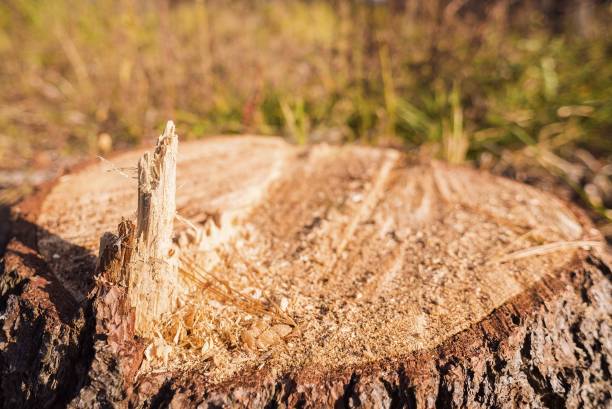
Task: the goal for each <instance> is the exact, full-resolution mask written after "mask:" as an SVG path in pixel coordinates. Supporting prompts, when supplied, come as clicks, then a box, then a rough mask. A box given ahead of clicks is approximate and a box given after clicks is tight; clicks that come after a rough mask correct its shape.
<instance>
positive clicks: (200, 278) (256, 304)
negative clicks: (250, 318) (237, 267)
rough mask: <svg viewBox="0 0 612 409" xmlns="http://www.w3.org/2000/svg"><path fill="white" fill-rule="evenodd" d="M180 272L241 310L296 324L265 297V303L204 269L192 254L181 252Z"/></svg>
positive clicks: (201, 287)
mask: <svg viewBox="0 0 612 409" xmlns="http://www.w3.org/2000/svg"><path fill="white" fill-rule="evenodd" d="M180 261H181V263H180V267H179V269H180V272H181V274H182V275H183V277H185V278H187V279H188V280H189V281H191V282H193V283H194V284H196V285H197V286H198V288H199V289H201V290H203V291H207V292H209V293H212V294H214V295H215V296H216V297H218V298H219V300H220V301H223V302H226V303H228V304H231V305H234V306H235V307H238V308H240V309H241V310H243V311H245V312H247V313H250V314H256V315H270V316H271V317H273V318H274V319H275V320H277V321H278V322H281V323H284V324H288V325H291V326H294V327H295V326H297V324H296V323H295V321H294V320H293V319H292V318H291V317H289V316H288V315H287V314H285V313H283V312H282V310H281V309H280V308H279V307H278V306H277V305H276V304H275V303H273V302H271V301H270V300H269V298H268V297H265V299H266V301H267V303H268V304H269V305H266V303H264V302H262V301H260V300H258V299H255V298H253V297H250V296H248V295H246V294H243V293H241V292H239V291H237V290H235V289H234V288H232V287H231V286H230V284H229V283H228V282H227V281H225V280H222V279H220V278H218V277H216V276H215V275H213V274H210V273H208V272H206V271H204V270H203V269H202V268H201V267H200V266H199V265H198V263H197V261H196V259H195V258H194V257H193V256H192V255H188V254H182V255H181V257H180Z"/></svg>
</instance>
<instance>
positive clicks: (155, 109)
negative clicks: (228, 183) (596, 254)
mask: <svg viewBox="0 0 612 409" xmlns="http://www.w3.org/2000/svg"><path fill="white" fill-rule="evenodd" d="M390 3H391V4H388V3H385V2H367V1H352V2H351V1H316V0H315V1H308V2H305V1H295V2H283V1H249V2H247V1H242V2H240V1H239V2H231V3H230V4H229V5H228V3H227V2H225V1H214V0H208V1H171V2H168V1H158V2H148V1H144V0H126V1H116V0H96V1H68V0H45V1H36V0H8V1H4V2H2V4H0V76H1V77H2V79H3V80H2V82H1V83H0V101H1V102H0V104H1V105H0V106H1V108H0V164H1V165H0V166H1V167H2V168H4V169H15V168H18V167H24V166H32V163H35V162H36V155H37V153H39V152H44V151H49V152H61V153H62V154H65V155H75V154H83V153H89V154H92V153H96V152H102V153H107V152H108V151H109V150H110V149H111V146H113V147H114V148H121V147H125V146H130V145H133V144H137V143H140V142H141V141H142V140H143V138H145V139H147V140H148V139H149V138H150V137H151V136H153V135H156V134H157V133H159V131H160V129H161V126H162V125H163V123H164V122H165V120H166V119H167V118H174V119H175V122H176V123H177V128H178V129H180V131H181V132H180V134H181V136H182V137H183V138H187V139H190V138H199V137H202V136H206V135H210V134H218V133H258V134H282V135H285V136H287V137H288V138H290V139H292V140H294V141H295V142H296V143H308V142H311V141H320V140H326V141H333V142H350V141H360V142H368V143H389V141H394V142H393V143H394V144H398V143H400V144H401V145H403V146H404V147H406V148H409V149H411V148H418V149H419V151H420V152H422V153H423V152H425V153H426V154H427V155H432V156H437V157H441V158H443V159H446V160H448V161H450V162H456V163H460V162H464V161H472V162H475V163H477V164H480V165H481V166H485V165H486V164H487V163H489V162H491V163H499V162H500V159H501V160H503V161H505V163H506V164H508V163H510V162H512V166H514V167H517V166H520V165H519V164H517V163H520V162H521V161H522V160H527V162H528V164H529V165H528V166H530V167H539V168H544V169H547V170H548V171H549V172H552V173H553V174H554V175H556V177H557V178H560V180H562V181H564V183H566V184H567V185H569V186H571V187H572V188H573V189H574V190H575V191H576V192H577V193H576V194H577V195H578V196H580V198H581V199H582V200H583V203H586V204H588V205H589V206H590V207H591V208H593V209H594V210H595V211H596V212H597V213H598V215H599V217H600V218H601V219H602V220H605V219H610V218H611V217H612V214H611V212H610V211H609V210H607V209H609V208H610V207H612V203H611V202H612V187H611V184H610V175H611V174H612V169H611V165H610V157H611V155H612V137H610V133H611V132H612V37H611V36H610V28H609V24H607V25H606V22H609V21H610V19H611V18H612V7H611V6H610V4H609V3H606V2H604V3H601V4H600V3H597V4H595V2H588V4H589V5H590V6H591V8H590V9H588V10H587V11H589V13H587V14H586V15H585V13H584V12H583V11H584V10H582V9H580V10H578V9H576V14H577V17H576V18H574V16H571V15H570V16H566V18H564V19H559V18H558V17H551V16H550V15H549V13H547V12H546V10H541V9H539V8H537V7H535V6H533V4H532V2H518V5H517V2H512V4H513V5H512V6H511V5H510V3H511V2H508V1H502V0H500V1H497V2H487V3H486V4H487V6H486V7H484V6H482V4H480V3H478V4H480V5H478V4H477V5H472V4H471V3H473V2H469V1H468V2H457V1H451V2H446V1H432V2H425V1H423V2H406V4H401V3H402V2H398V1H395V2H390ZM523 3H524V4H523ZM553 3H554V2H553ZM579 18H580V19H581V20H579ZM585 18H586V19H587V20H586V22H585V20H584V19H585ZM109 136H110V137H109ZM517 158H519V159H517ZM525 158H527V159H525ZM486 166H488V165H486ZM508 166H509V165H508Z"/></svg>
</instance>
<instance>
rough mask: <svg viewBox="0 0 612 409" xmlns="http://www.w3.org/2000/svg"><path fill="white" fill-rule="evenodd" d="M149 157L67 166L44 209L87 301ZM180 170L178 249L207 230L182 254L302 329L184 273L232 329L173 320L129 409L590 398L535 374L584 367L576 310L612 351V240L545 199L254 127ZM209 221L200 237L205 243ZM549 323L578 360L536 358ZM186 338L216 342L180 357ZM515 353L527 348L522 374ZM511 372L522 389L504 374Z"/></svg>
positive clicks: (47, 238)
mask: <svg viewBox="0 0 612 409" xmlns="http://www.w3.org/2000/svg"><path fill="white" fill-rule="evenodd" d="M141 154H142V152H128V153H125V154H121V155H119V156H117V157H115V158H113V159H112V164H113V165H112V166H111V165H109V163H108V162H101V163H95V164H91V165H89V166H86V167H84V168H82V169H80V170H78V171H76V172H74V173H72V174H68V175H65V176H63V177H62V178H61V179H60V180H58V181H57V183H56V184H55V185H54V186H53V187H52V188H50V190H48V192H47V193H46V195H44V196H42V197H39V198H38V199H37V200H38V202H37V205H38V206H39V210H38V211H36V212H33V213H31V214H30V218H31V219H30V220H31V222H32V223H33V224H34V225H36V226H37V229H38V234H37V235H36V239H35V240H34V243H33V246H32V247H33V248H32V251H35V252H36V253H37V254H38V256H39V257H40V259H41V260H42V261H44V262H45V263H46V264H47V265H48V267H49V272H48V274H49V275H50V277H52V280H56V281H57V285H58V286H60V287H61V288H62V289H65V290H66V291H67V293H69V294H70V296H71V297H72V298H73V299H74V301H75V304H78V303H85V302H86V296H87V294H88V292H89V291H90V290H91V288H92V285H93V284H92V283H93V282H92V272H93V271H94V269H95V258H93V257H92V255H93V254H95V253H96V252H97V246H98V243H99V239H100V237H101V236H102V235H103V233H104V232H107V231H115V230H116V226H117V224H118V223H119V222H120V220H121V217H132V218H133V216H134V210H135V208H136V195H135V192H136V179H135V176H136V175H135V173H134V170H133V167H134V166H135V164H136V163H137V160H138V157H139V156H140V155H141ZM177 174H178V179H177V184H176V185H177V196H176V208H177V213H178V214H179V217H180V218H181V220H184V221H186V222H184V223H180V222H179V221H175V242H176V243H181V240H182V239H185V237H191V239H189V240H186V239H185V240H183V242H186V244H185V243H183V245H184V251H185V252H186V253H188V254H189V255H190V257H191V258H190V259H192V260H194V262H195V263H196V264H197V265H198V266H199V268H200V269H201V270H203V271H205V272H206V274H208V276H207V277H209V279H220V280H223V283H225V284H226V285H228V286H229V287H231V288H232V289H233V290H234V291H236V292H238V293H240V294H245V295H246V296H248V297H250V298H249V299H251V300H262V301H261V302H262V305H263V304H266V305H268V306H272V307H270V308H271V310H270V311H274V308H277V309H278V308H280V309H281V310H282V314H283V315H286V316H288V317H290V318H291V320H292V322H293V323H294V324H295V325H287V322H284V323H280V322H278V320H277V317H276V316H275V315H274V314H273V313H269V314H268V313H266V311H253V310H249V309H248V308H247V309H245V308H243V307H241V306H240V305H236V304H235V303H231V302H228V301H227V299H223V298H221V299H220V298H219V297H218V296H216V295H215V294H214V293H211V292H210V291H206V289H205V288H203V287H202V286H201V285H198V284H197V283H194V282H193V281H190V280H188V279H185V281H184V283H183V285H184V286H185V289H186V290H188V291H189V292H190V293H191V294H192V295H193V296H192V298H190V300H191V301H193V300H196V301H197V300H199V302H203V303H204V304H202V305H206V308H210V311H212V312H214V319H211V322H212V323H213V324H211V325H213V327H214V325H217V326H218V328H212V329H210V331H209V332H206V334H207V336H208V337H209V338H210V339H206V340H201V339H200V340H193V339H192V340H190V339H189V338H190V336H192V335H190V334H189V333H188V332H189V331H184V332H181V331H182V330H181V329H180V328H178V327H173V328H174V329H173V330H174V331H176V332H177V334H178V335H176V336H175V341H176V345H174V346H173V345H172V343H170V344H171V345H170V348H171V349H170V350H169V352H168V353H167V354H166V356H165V357H163V359H162V358H160V356H161V355H159V356H157V357H156V356H155V354H153V357H151V356H149V355H147V358H145V362H144V363H143V364H142V365H141V366H140V370H139V372H138V374H136V375H135V379H134V382H133V384H134V388H135V389H134V391H132V392H129V393H126V395H125V396H123V397H122V398H121V399H123V401H125V399H128V398H126V396H131V398H129V399H131V400H132V402H133V403H134V402H136V403H137V404H143V405H150V404H152V403H151V402H152V401H151V400H147V399H149V398H148V397H149V396H153V395H156V396H157V397H158V398H159V399H162V400H164V399H165V400H171V399H174V400H175V401H176V402H180V403H185V404H187V403H186V402H190V404H192V403H194V402H198V401H203V400H208V401H210V402H219V403H222V404H223V403H225V404H230V403H231V404H232V405H233V404H244V405H246V406H249V405H255V406H264V405H265V404H269V403H270V402H271V401H276V402H277V403H279V402H280V403H285V404H289V405H298V404H299V403H300V402H302V403H305V404H307V405H312V406H315V407H316V406H318V405H319V404H323V405H333V404H335V405H340V406H350V405H354V406H359V403H361V404H365V403H364V402H367V401H371V402H377V401H380V402H388V403H389V402H392V401H393V399H396V401H397V402H400V401H401V402H409V401H410V402H412V401H415V402H416V401H419V402H421V403H422V404H423V405H424V406H432V405H434V404H435V403H436V402H437V403H444V402H445V401H444V400H443V399H448V403H449V404H456V405H457V406H461V404H466V402H467V403H470V402H472V403H474V405H476V403H478V399H477V398H478V397H479V396H480V399H481V402H479V403H478V404H482V405H483V406H487V401H486V399H489V403H491V402H493V401H491V399H493V398H491V396H494V395H495V394H497V395H499V394H500V393H501V392H500V390H497V391H496V389H495V388H503V386H499V385H502V384H503V385H506V387H508V385H515V387H514V388H512V387H510V390H511V392H507V391H506V392H504V393H507V394H508V396H510V395H511V396H512V397H513V399H518V398H516V396H519V397H520V398H521V399H524V400H525V402H528V401H529V399H533V396H536V397H537V396H540V398H539V399H540V400H539V401H538V402H545V398H544V397H543V396H544V395H546V394H550V393H551V392H550V391H548V390H547V388H549V389H550V390H552V391H553V392H554V393H559V394H560V395H559V396H566V395H568V393H569V392H567V391H573V392H572V393H575V394H577V395H576V396H579V393H580V390H579V389H578V392H576V391H575V390H574V389H572V388H574V386H571V383H568V384H570V387H568V388H566V389H567V390H566V395H562V394H561V392H558V391H557V389H559V388H560V389H559V391H561V390H562V389H563V388H561V387H559V388H557V386H555V385H553V384H552V383H550V382H552V381H546V379H547V378H546V377H547V375H546V374H545V375H542V374H540V375H541V377H542V379H543V380H538V379H536V381H533V380H530V378H529V375H525V374H524V373H523V372H521V370H523V371H524V370H525V368H530V367H533V365H536V364H534V363H533V362H535V361H538V360H539V361H538V363H537V364H540V363H542V362H548V363H547V364H546V365H548V366H546V365H544V366H546V367H547V368H549V369H550V368H552V369H550V371H552V372H551V373H556V372H554V371H555V370H557V369H555V368H557V367H559V368H561V367H565V366H567V365H569V366H571V365H572V364H574V362H573V361H572V359H574V358H575V359H574V360H579V359H578V356H577V355H576V357H574V358H572V354H573V353H572V352H571V351H572V350H573V349H576V348H577V350H581V351H582V350H583V349H588V348H587V347H584V342H583V341H576V339H575V338H574V339H573V341H571V340H570V341H571V342H570V341H567V342H569V343H567V342H566V340H565V339H564V338H563V336H564V335H563V334H562V333H563V331H567V330H568V329H567V328H566V327H571V325H572V323H571V322H570V321H571V320H572V319H574V318H575V319H579V321H580V322H581V323H587V322H589V323H590V322H591V321H593V322H592V323H591V324H589V325H592V326H593V328H594V329H593V328H592V330H593V331H594V333H593V334H591V335H589V337H592V338H590V340H589V342H592V343H595V341H594V339H596V338H598V339H599V341H596V342H598V343H599V347H598V348H599V351H598V352H597V353H598V354H600V355H598V356H603V357H605V356H608V357H609V355H606V354H608V353H609V352H610V348H611V346H610V338H609V324H610V316H609V312H610V296H609V294H607V295H606V291H607V290H609V289H610V285H609V281H606V279H605V278H604V277H605V275H606V274H609V270H606V269H607V267H606V265H605V263H603V262H601V261H597V260H599V259H598V258H596V257H595V256H593V255H592V254H591V251H592V250H591V248H592V247H593V245H594V241H595V242H596V241H598V240H600V236H599V234H598V233H597V232H596V231H594V229H593V228H592V226H591V224H590V223H589V222H588V221H587V220H586V219H585V218H584V216H583V215H582V214H581V213H580V212H577V211H576V210H575V209H573V208H571V207H569V206H568V205H566V204H565V203H563V202H562V201H561V200H558V199H556V198H554V197H552V196H551V195H549V194H545V193H542V192H539V191H537V190H535V189H533V188H530V187H528V186H524V185H521V184H518V183H515V182H512V181H510V180H506V179H502V178H499V177H494V176H491V175H488V174H483V173H481V172H477V171H474V170H471V169H468V168H463V167H453V166H447V165H443V164H441V163H431V164H416V163H410V162H409V161H408V160H407V159H406V158H405V157H404V156H403V155H401V154H399V153H398V152H396V151H392V150H384V149H373V148H364V147H356V146H347V147H332V146H325V145H320V146H314V147H307V148H299V147H294V146H290V145H288V144H286V143H284V142H283V141H281V140H279V139H274V138H258V137H241V138H214V139H210V140H207V141H203V142H202V141H200V142H189V143H182V144H181V145H180V146H179V155H178V164H177ZM193 226H195V227H196V228H197V229H198V230H199V231H200V233H201V237H198V238H197V239H193V237H192V236H193V234H191V235H190V230H191V229H192V228H193ZM191 233H193V232H191ZM589 260H590V261H589ZM17 264H18V263H17ZM585 271H588V272H589V273H588V275H589V277H590V278H589V280H590V283H589V284H588V288H587V289H585V285H586V284H585V283H584V279H583V278H584V275H585V274H586V273H585ZM606 271H607V273H606ZM211 277H212V278H211ZM577 277H578V278H577ZM608 280H609V278H608ZM225 284H224V285H225ZM581 292H582V293H584V294H583V295H582V296H580V294H581ZM591 292H593V293H596V295H592V294H591ZM576 294H578V295H577V296H576ZM590 297H593V299H591V298H590ZM546 303H548V307H545V308H544V307H542V305H543V304H546ZM561 305H565V306H566V307H565V308H568V309H569V310H571V311H569V312H564V311H563V307H561ZM273 307H274V308H273ZM542 308H544V309H542ZM555 308H557V310H555ZM549 310H550V311H557V312H556V314H557V318H558V322H555V321H554V320H555V317H554V316H552V315H551V312H550V311H549ZM587 311H588V314H590V315H589V317H588V318H587V317H583V315H581V314H586V313H587ZM564 314H565V315H564ZM569 314H576V317H578V318H576V317H574V316H570V315H569ZM564 320H565V321H564ZM589 320H591V321H589ZM566 321H567V322H566ZM215 323H216V324H215ZM70 325H71V324H69V325H68V326H70ZM181 325H183V324H181ZM580 325H582V324H579V328H578V330H576V329H575V328H574V330H576V331H577V333H579V335H576V336H577V337H578V338H580V336H582V335H580V334H581V333H580ZM585 325H586V324H585ZM530 326H531V327H530ZM287 327H290V328H287ZM279 328H280V329H281V330H282V331H284V332H283V333H282V334H279V333H278V331H276V330H277V329H279ZM529 328H531V329H529ZM271 331H272V332H271ZM273 331H276V333H273ZM530 331H531V332H530ZM538 331H539V332H538ZM576 331H574V333H576ZM570 332H571V331H570ZM266 334H268V335H266ZM270 334H272V335H270ZM526 334H531V335H529V337H530V341H529V342H530V344H529V345H528V346H526V345H525V342H526V341H525V336H526ZM534 334H536V335H534ZM547 334H548V336H549V338H550V339H554V338H555V337H560V338H559V339H560V340H561V341H559V340H557V344H558V345H557V346H556V347H555V348H565V349H566V350H567V351H566V352H567V354H568V358H567V362H566V361H564V359H566V358H563V357H561V358H560V357H559V354H560V353H559V352H553V351H552V350H545V349H542V350H537V351H536V350H532V347H533V348H535V347H534V345H536V344H537V345H540V347H541V348H544V346H545V345H547V342H549V341H545V338H546V336H547ZM539 336H541V337H542V339H539V338H538V339H537V340H536V338H537V337H539ZM585 336H586V335H585ZM515 338H516V339H515ZM570 338H571V336H570ZM205 342H210V344H206V345H207V346H206V347H205V346H204V343H205ZM538 342H540V344H538ZM564 342H566V344H563V343H564ZM143 343H144V346H147V345H148V344H149V343H150V341H143ZM185 343H186V344H189V345H192V346H193V345H197V347H198V348H199V349H198V350H199V351H200V350H201V351H200V352H197V351H196V352H194V350H193V348H192V350H190V351H188V352H184V351H182V349H181V348H183V346H181V345H183V344H185ZM491 343H492V344H496V345H497V347H495V346H493V345H492V344H491ZM570 344H571V345H570ZM581 344H582V345H583V346H582V347H581V346H580V345H581ZM499 345H501V346H502V347H499ZM549 347H550V348H553V347H552V346H549ZM583 347H584V348H583ZM496 348H498V349H499V350H498V349H496ZM547 348H548V347H547ZM572 348H573V349H572ZM553 349H554V348H553ZM592 349H595V348H592ZM198 353H199V354H200V355H198ZM496 354H497V355H496ZM504 354H505V355H504ZM516 354H518V355H516ZM590 354H591V355H592V356H591V358H590V359H591V361H592V362H591V363H593V361H594V356H595V355H596V352H594V351H591V352H590ZM449 356H450V357H454V358H452V359H450V358H449ZM500 356H504V358H503V360H504V362H506V363H504V364H503V365H502V364H500V363H499V362H497V363H495V360H496V359H497V360H499V359H501V358H499V357H500ZM510 356H519V358H520V357H521V356H523V358H521V359H522V360H523V361H524V362H525V364H524V365H526V366H525V368H523V369H521V368H522V367H521V364H520V363H517V364H516V365H518V366H517V367H516V368H514V367H513V366H512V365H515V364H513V363H509V362H511V359H510V358H509V357H510ZM496 357H497V358H496ZM445 359H446V361H445ZM449 359H450V360H449ZM598 359H600V360H601V359H604V360H605V359H608V358H598ZM491 360H492V361H491ZM490 361H491V362H492V363H491V364H489V362H490ZM529 362H531V363H529ZM606 362H607V361H606ZM566 364H567V365H566ZM444 365H446V366H444ZM449 365H450V366H449ZM489 365H492V366H489ZM495 365H497V366H495ZM564 365H565V366H564ZM576 365H577V364H576ZM453 368H460V369H453ZM598 368H599V369H597V371H595V372H596V376H595V375H594V376H595V378H594V379H595V380H592V381H589V382H590V383H591V384H592V385H594V386H592V385H590V386H589V388H591V389H590V390H591V391H595V392H592V393H594V394H595V395H597V394H599V395H597V396H603V395H601V394H602V393H603V392H602V390H605V387H606V383H607V382H609V371H608V372H606V369H605V368H607V364H605V365H604V364H601V365H599V367H598ZM549 369H546V370H545V371H547V370H549ZM421 370H422V371H421ZM453 371H458V372H459V374H457V373H453ZM504 371H506V372H508V373H507V374H506V375H504ZM512 371H514V372H512ZM595 372H593V373H595ZM419 373H420V374H419ZM470 373H471V375H466V374H470ZM521 373H522V375H521ZM606 373H607V375H606ZM402 374H403V375H402ZM491 374H493V375H491ZM453 376H455V378H453V379H454V381H452V382H451V378H452V377H453ZM491 376H493V380H491V379H490V378H491ZM496 376H498V377H501V376H506V380H507V381H506V382H505V383H504V382H502V381H500V380H499V379H498V381H497V382H498V383H499V385H497V384H496V383H495V377H496ZM532 376H533V375H532ZM576 376H577V375H576ZM597 376H599V378H597ZM606 376H607V380H606ZM445 377H446V378H448V380H445V379H446V378H445ZM536 378H537V376H536ZM377 379H378V380H377ZM500 379H501V378H500ZM459 380H461V382H460V383H457V384H454V383H453V382H459ZM377 382H378V383H377ZM449 382H450V383H449ZM487 382H488V383H487ZM534 382H535V383H534ZM547 382H549V383H550V386H547V385H548V384H547ZM472 384H473V385H472ZM536 384H537V385H539V386H537V385H536ZM377 385H378V386H377ZM487 385H488V386H487ZM496 385H497V386H496ZM579 387H580V385H579V386H576V388H579ZM583 387H584V386H583ZM118 388H120V387H118ZM164 388H166V389H164ZM360 388H361V389H360ZM487 388H489V389H487ZM555 388H556V389H555ZM160 391H161V392H160ZM394 391H395V392H394ZM461 391H462V392H461ZM394 393H395V394H397V396H395V395H393V394H394ZM130 394H131V395H130ZM377 394H378V395H380V396H378V395H377ZM455 395H457V396H455ZM394 396H395V397H394ZM555 396H556V395H555ZM530 397H531V398H530ZM604 398H605V397H604ZM80 399H85V397H84V396H83V394H81V397H80ZM436 399H438V401H436ZM440 399H442V400H440ZM576 399H578V398H576ZM581 399H583V400H584V397H583V398H581ZM594 399H595V398H594ZM604 400H605V399H604ZM317 402H318V403H317ZM534 402H535V401H534ZM366 406H367V405H366Z"/></svg>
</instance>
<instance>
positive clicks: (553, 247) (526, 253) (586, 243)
mask: <svg viewBox="0 0 612 409" xmlns="http://www.w3.org/2000/svg"><path fill="white" fill-rule="evenodd" d="M602 246H603V243H602V242H600V241H592V240H577V241H558V242H554V243H547V244H543V245H541V246H534V247H529V248H526V249H522V250H518V251H515V252H512V253H509V254H506V255H505V256H502V257H498V258H494V259H493V260H491V262H490V263H489V264H491V263H504V262H507V261H512V260H519V259H522V258H527V257H533V256H541V255H544V254H550V253H554V252H557V251H562V250H570V249H578V248H584V247H586V248H593V247H602Z"/></svg>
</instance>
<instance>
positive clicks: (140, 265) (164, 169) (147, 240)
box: [129, 121, 178, 336]
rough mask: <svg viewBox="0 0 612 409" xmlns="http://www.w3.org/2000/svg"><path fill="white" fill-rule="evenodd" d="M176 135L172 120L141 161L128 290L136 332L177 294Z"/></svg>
mask: <svg viewBox="0 0 612 409" xmlns="http://www.w3.org/2000/svg"><path fill="white" fill-rule="evenodd" d="M177 153H178V136H177V135H176V133H175V128H174V124H173V123H172V121H168V123H167V125H166V129H165V130H164V133H163V134H162V135H161V136H160V137H159V139H158V141H157V146H156V147H155V151H154V152H153V153H152V154H150V153H149V152H147V153H145V154H144V155H143V156H142V157H141V159H140V161H139V163H138V212H137V221H136V253H135V256H136V257H135V260H133V261H134V262H133V263H132V267H131V272H130V273H131V275H130V282H129V294H130V301H131V303H132V306H133V307H134V308H135V310H136V324H135V325H136V331H137V332H138V333H139V334H141V335H145V336H146V335H149V334H150V332H151V330H152V328H153V325H154V324H155V322H157V321H159V319H160V318H161V317H162V316H163V315H164V314H167V313H169V312H172V309H173V306H174V305H175V304H176V298H177V295H178V264H177V262H176V260H177V257H176V255H172V254H171V253H172V232H173V226H174V217H175V214H176V200H175V194H176V158H177Z"/></svg>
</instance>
